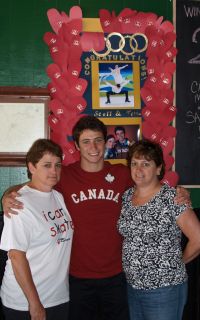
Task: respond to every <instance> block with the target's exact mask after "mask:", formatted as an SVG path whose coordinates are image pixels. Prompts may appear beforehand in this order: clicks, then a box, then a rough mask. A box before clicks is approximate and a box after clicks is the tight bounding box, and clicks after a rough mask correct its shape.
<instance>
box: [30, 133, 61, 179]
mask: <svg viewBox="0 0 200 320" xmlns="http://www.w3.org/2000/svg"><path fill="white" fill-rule="evenodd" d="M46 153H50V154H53V155H54V156H56V157H58V158H60V160H61V161H62V157H63V152H62V149H61V147H60V146H59V145H58V144H57V143H55V142H53V141H52V140H50V139H38V140H36V141H35V142H34V143H33V144H32V146H31V147H30V149H29V150H28V152H27V154H26V166H27V175H28V178H29V179H31V177H32V174H31V172H30V171H29V168H28V163H29V162H31V163H32V164H33V165H34V166H35V165H36V163H38V162H39V161H40V159H41V158H42V157H43V156H44V154H46Z"/></svg>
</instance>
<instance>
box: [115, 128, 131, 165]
mask: <svg viewBox="0 0 200 320" xmlns="http://www.w3.org/2000/svg"><path fill="white" fill-rule="evenodd" d="M125 134H126V132H125V128H124V127H122V126H117V127H115V137H116V144H115V148H116V150H117V158H119V159H126V156H127V152H128V149H129V145H130V141H129V140H128V138H126V137H125Z"/></svg>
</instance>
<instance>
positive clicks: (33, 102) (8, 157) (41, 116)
mask: <svg viewBox="0 0 200 320" xmlns="http://www.w3.org/2000/svg"><path fill="white" fill-rule="evenodd" d="M48 99H49V98H47V97H46V98H42V97H36V98H33V97H31V98H30V97H25V98H23V99H22V98H20V97H18V98H17V97H14V98H11V97H9V96H7V97H5V96H3V97H0V114H1V116H0V166H23V165H25V155H26V152H27V151H28V149H29V148H30V146H31V144H32V143H33V142H34V141H35V140H36V139H39V138H47V137H48V136H49V133H48V125H47V117H48V107H47V102H48Z"/></svg>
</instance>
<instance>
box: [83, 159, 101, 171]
mask: <svg viewBox="0 0 200 320" xmlns="http://www.w3.org/2000/svg"><path fill="white" fill-rule="evenodd" d="M80 165H81V169H82V170H83V171H86V172H99V171H101V170H102V169H103V167H104V160H102V161H101V162H98V163H88V162H87V163H86V162H85V161H83V160H80Z"/></svg>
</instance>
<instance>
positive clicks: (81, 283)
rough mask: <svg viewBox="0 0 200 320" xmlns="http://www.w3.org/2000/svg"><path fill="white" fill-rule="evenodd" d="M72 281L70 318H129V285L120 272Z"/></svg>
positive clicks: (84, 319) (82, 319)
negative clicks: (105, 276)
mask: <svg viewBox="0 0 200 320" xmlns="http://www.w3.org/2000/svg"><path fill="white" fill-rule="evenodd" d="M69 283H70V305H69V319H70V320H97V319H98V320H129V311H128V299H127V285H126V280H125V276H124V274H123V273H120V274H118V275H116V276H114V277H109V278H104V279H80V278H76V277H73V276H70V278H69Z"/></svg>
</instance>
